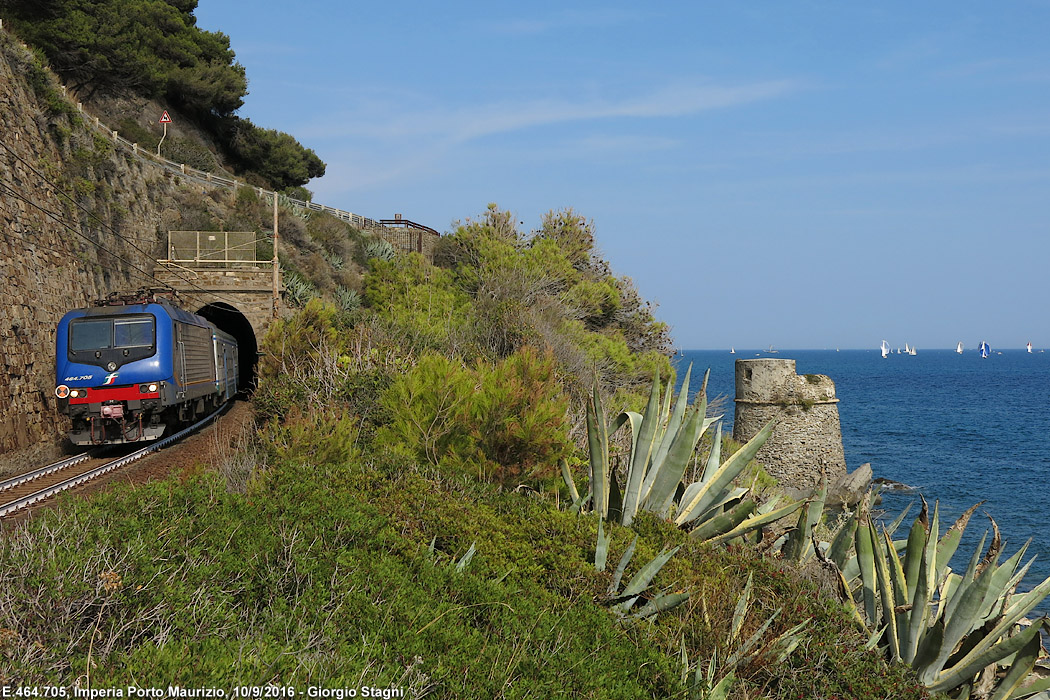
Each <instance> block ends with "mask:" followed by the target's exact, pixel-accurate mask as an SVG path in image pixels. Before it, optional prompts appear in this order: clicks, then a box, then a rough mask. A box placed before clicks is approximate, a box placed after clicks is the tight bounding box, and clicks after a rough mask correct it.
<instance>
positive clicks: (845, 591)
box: [839, 570, 882, 636]
mask: <svg viewBox="0 0 1050 700" xmlns="http://www.w3.org/2000/svg"><path fill="white" fill-rule="evenodd" d="M839 584H840V586H841V590H840V593H842V597H843V598H845V604H846V611H847V612H849V614H850V616H851V617H852V618H853V621H854V622H856V623H857V626H858V627H859V628H860V629H862V630H865V631H869V627H868V623H867V622H865V620H864V616H863V615H861V614H860V610H859V609H858V608H857V603H856V602H855V601H854V600H853V593H852V592H851V591H850V587H849V583H848V582H847V581H846V577H845V576H844V575H843V574H842V571H841V570H840V571H839ZM879 634H880V636H881V634H882V632H881V631H880V632H879Z"/></svg>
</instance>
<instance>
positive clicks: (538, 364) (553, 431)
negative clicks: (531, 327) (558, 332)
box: [379, 347, 572, 486]
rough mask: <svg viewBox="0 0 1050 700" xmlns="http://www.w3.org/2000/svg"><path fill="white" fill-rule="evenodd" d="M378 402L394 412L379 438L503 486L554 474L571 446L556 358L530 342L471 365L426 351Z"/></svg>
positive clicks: (420, 456) (536, 479)
mask: <svg viewBox="0 0 1050 700" xmlns="http://www.w3.org/2000/svg"><path fill="white" fill-rule="evenodd" d="M380 403H381V404H382V406H383V407H384V408H385V409H386V411H387V413H388V415H389V416H390V423H389V424H388V425H386V426H384V427H382V428H381V429H380V431H379V439H380V440H381V441H384V442H386V443H388V444H400V445H402V446H403V447H405V448H407V449H408V451H409V452H410V453H411V454H413V455H415V456H416V457H417V458H418V459H421V460H424V461H426V462H429V463H430V464H433V465H444V466H446V467H449V468H451V469H453V470H454V471H459V472H463V473H468V474H473V475H475V476H477V477H479V478H481V479H485V480H492V481H497V482H499V483H502V484H504V485H505V486H516V485H517V484H518V483H520V482H521V481H528V482H533V483H535V482H536V481H540V480H543V479H545V478H547V477H549V476H551V475H552V474H553V473H554V471H555V470H556V469H557V465H558V460H559V459H560V458H561V457H564V456H567V455H568V454H569V453H570V451H571V449H572V445H571V443H570V442H569V439H568V423H567V420H566V409H567V404H568V400H567V398H566V397H565V396H564V395H563V394H562V392H561V390H560V388H559V386H558V384H557V382H556V381H555V377H554V360H553V358H552V357H551V356H550V354H549V353H548V354H546V355H541V354H540V353H538V352H537V351H536V350H535V349H533V348H529V347H525V348H522V349H521V350H519V351H518V352H516V353H514V354H513V355H511V356H509V357H508V358H506V359H505V360H503V361H501V362H498V363H496V364H495V365H491V366H490V365H486V364H483V363H479V364H477V365H476V366H475V367H473V368H470V367H466V366H464V365H463V364H462V363H459V362H456V361H454V360H449V359H447V358H445V357H443V356H441V355H437V354H428V355H425V356H423V357H422V358H420V360H419V362H418V363H417V364H416V366H415V367H413V368H412V369H411V370H410V371H408V372H406V373H405V374H404V375H402V376H401V377H399V378H397V379H396V380H395V381H394V383H393V384H392V385H391V386H390V388H389V389H388V390H387V391H386V392H385V393H384V394H383V396H382V398H381V399H380Z"/></svg>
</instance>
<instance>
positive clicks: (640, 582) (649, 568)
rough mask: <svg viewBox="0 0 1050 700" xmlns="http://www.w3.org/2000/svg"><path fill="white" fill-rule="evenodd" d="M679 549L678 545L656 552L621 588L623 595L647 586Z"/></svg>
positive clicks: (633, 592)
mask: <svg viewBox="0 0 1050 700" xmlns="http://www.w3.org/2000/svg"><path fill="white" fill-rule="evenodd" d="M679 549H680V547H675V548H674V549H665V550H663V551H662V552H660V553H659V554H657V555H656V557H655V558H654V559H653V560H652V561H651V562H649V563H648V564H646V565H645V566H643V567H642V568H641V570H640V571H639V572H638V573H636V574H635V575H634V578H632V579H631V581H630V583H628V584H627V586H626V587H625V588H624V589H623V595H638V594H639V593H641V592H642V591H644V590H645V589H646V588H648V587H649V584H650V583H651V582H652V580H653V577H654V576H656V574H657V573H658V572H659V571H660V569H662V568H663V566H664V564H666V563H667V562H668V561H669V560H670V559H671V557H673V556H674V555H675V552H677V551H678V550H679Z"/></svg>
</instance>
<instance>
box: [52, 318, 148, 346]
mask: <svg viewBox="0 0 1050 700" xmlns="http://www.w3.org/2000/svg"><path fill="white" fill-rule="evenodd" d="M155 337H156V331H155V322H154V319H153V317H152V316H124V317H121V318H81V319H77V320H75V321H73V322H72V323H70V324H69V349H70V351H71V352H72V353H74V354H75V353H77V352H81V351H84V350H108V349H110V348H118V349H119V348H137V349H143V348H152V347H153V344H154V342H155Z"/></svg>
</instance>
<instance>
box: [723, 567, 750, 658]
mask: <svg viewBox="0 0 1050 700" xmlns="http://www.w3.org/2000/svg"><path fill="white" fill-rule="evenodd" d="M751 580H752V574H751V573H748V575H747V583H745V584H744V590H743V591H742V592H741V593H740V597H739V598H737V601H736V609H735V610H734V611H733V621H732V624H730V626H729V639H728V641H729V643H732V642H734V641H736V638H737V635H739V634H740V630H741V628H742V627H743V626H744V618H745V617H747V609H748V608H749V607H750V605H751Z"/></svg>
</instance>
